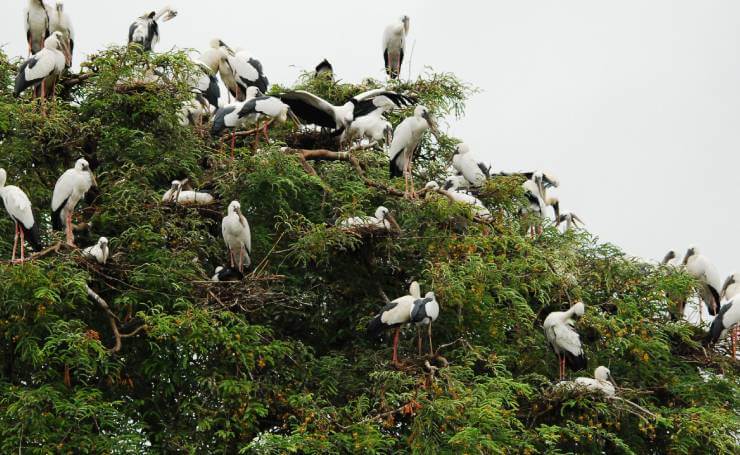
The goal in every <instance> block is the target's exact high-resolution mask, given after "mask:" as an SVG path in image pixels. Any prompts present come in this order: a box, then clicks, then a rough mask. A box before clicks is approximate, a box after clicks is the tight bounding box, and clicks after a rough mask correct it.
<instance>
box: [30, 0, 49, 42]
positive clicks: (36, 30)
mask: <svg viewBox="0 0 740 455" xmlns="http://www.w3.org/2000/svg"><path fill="white" fill-rule="evenodd" d="M24 17H25V18H26V23H25V26H26V41H27V42H28V55H33V54H35V53H37V52H39V51H40V50H41V49H43V47H44V41H45V40H46V38H48V37H49V35H50V34H51V30H50V28H49V10H48V9H47V7H46V5H45V4H44V0H28V6H27V7H26V11H25V14H24Z"/></svg>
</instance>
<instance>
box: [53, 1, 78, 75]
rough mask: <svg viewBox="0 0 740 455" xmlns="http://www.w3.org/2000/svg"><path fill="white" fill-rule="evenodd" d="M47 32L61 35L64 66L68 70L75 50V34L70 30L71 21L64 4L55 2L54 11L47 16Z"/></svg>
mask: <svg viewBox="0 0 740 455" xmlns="http://www.w3.org/2000/svg"><path fill="white" fill-rule="evenodd" d="M49 31H50V32H51V33H53V32H59V33H61V34H62V43H63V44H64V49H65V51H66V52H65V58H66V64H67V67H68V68H69V67H70V66H72V55H73V54H74V50H75V32H74V29H73V28H72V21H71V20H70V19H69V15H68V14H67V13H66V12H65V11H64V2H62V0H57V3H56V5H55V6H54V9H53V10H51V14H49Z"/></svg>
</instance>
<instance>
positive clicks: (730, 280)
mask: <svg viewBox="0 0 740 455" xmlns="http://www.w3.org/2000/svg"><path fill="white" fill-rule="evenodd" d="M2 172H3V170H2V169H0V186H2V183H3V181H2V174H1V173H2ZM738 282H740V273H737V272H735V273H733V274H732V275H730V276H728V277H727V279H726V280H725V284H723V285H722V292H721V293H720V297H721V298H725V296H726V295H727V289H728V288H729V287H730V286H732V285H733V284H737V283H738Z"/></svg>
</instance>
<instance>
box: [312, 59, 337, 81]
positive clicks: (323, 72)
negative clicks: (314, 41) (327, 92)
mask: <svg viewBox="0 0 740 455" xmlns="http://www.w3.org/2000/svg"><path fill="white" fill-rule="evenodd" d="M313 75H314V77H319V76H323V77H327V78H329V79H330V80H334V67H332V66H331V63H329V60H327V59H324V60H322V61H321V63H319V64H318V65H316V70H315V71H314V73H313Z"/></svg>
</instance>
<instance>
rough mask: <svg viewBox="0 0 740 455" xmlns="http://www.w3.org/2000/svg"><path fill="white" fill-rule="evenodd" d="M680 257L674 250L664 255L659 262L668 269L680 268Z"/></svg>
mask: <svg viewBox="0 0 740 455" xmlns="http://www.w3.org/2000/svg"><path fill="white" fill-rule="evenodd" d="M681 263H682V261H681V256H679V255H677V254H676V252H675V251H674V250H671V251H669V252H668V253H666V255H665V257H664V258H663V260H662V261H661V264H662V265H665V266H668V267H674V268H678V267H681Z"/></svg>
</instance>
